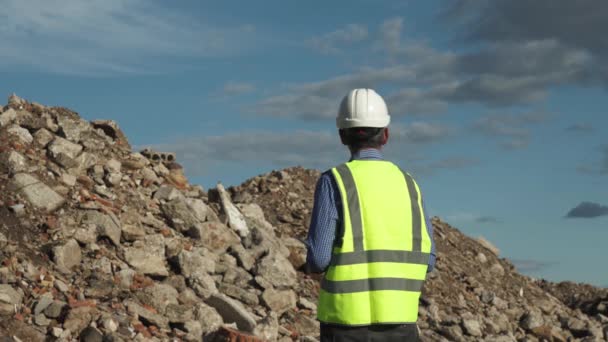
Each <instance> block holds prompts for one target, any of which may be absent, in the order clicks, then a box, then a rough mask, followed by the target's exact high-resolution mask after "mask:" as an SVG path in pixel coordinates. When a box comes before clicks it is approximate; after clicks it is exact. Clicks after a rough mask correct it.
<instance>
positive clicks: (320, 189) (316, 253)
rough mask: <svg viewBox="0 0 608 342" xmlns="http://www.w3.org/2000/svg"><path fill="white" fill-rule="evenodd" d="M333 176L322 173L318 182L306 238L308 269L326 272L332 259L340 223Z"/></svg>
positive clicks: (315, 271) (314, 271)
mask: <svg viewBox="0 0 608 342" xmlns="http://www.w3.org/2000/svg"><path fill="white" fill-rule="evenodd" d="M334 184H335V182H334V181H333V176H332V175H330V174H329V172H325V173H323V174H322V175H321V177H320V178H319V180H318V182H317V186H316V189H315V196H314V205H313V209H312V215H311V220H310V228H309V230H308V237H307V239H306V245H307V246H306V247H307V249H308V251H307V255H306V265H307V271H309V272H313V273H321V272H324V271H325V270H326V269H327V267H328V266H329V263H330V261H331V252H332V248H333V244H334V239H335V237H336V229H337V225H338V220H339V216H338V209H337V206H336V201H335V196H336V193H337V192H336V189H335V186H334Z"/></svg>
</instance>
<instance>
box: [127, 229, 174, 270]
mask: <svg viewBox="0 0 608 342" xmlns="http://www.w3.org/2000/svg"><path fill="white" fill-rule="evenodd" d="M125 259H126V261H127V263H128V264H129V265H131V266H132V267H134V268H135V269H136V270H137V271H138V272H140V273H143V274H147V275H152V276H161V277H166V276H168V275H169V271H168V270H167V267H166V266H165V241H164V237H163V236H162V235H160V234H156V235H148V236H146V237H145V238H144V240H143V241H136V242H135V243H134V244H133V247H128V248H125Z"/></svg>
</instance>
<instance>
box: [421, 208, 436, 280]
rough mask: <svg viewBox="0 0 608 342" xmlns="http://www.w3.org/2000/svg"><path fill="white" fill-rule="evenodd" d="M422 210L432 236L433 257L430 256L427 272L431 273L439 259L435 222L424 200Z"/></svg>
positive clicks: (427, 228) (427, 229)
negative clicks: (435, 237) (434, 236)
mask: <svg viewBox="0 0 608 342" xmlns="http://www.w3.org/2000/svg"><path fill="white" fill-rule="evenodd" d="M422 211H423V212H424V216H425V220H426V231H427V232H428V233H429V236H430V238H431V257H430V258H429V268H428V269H427V270H426V272H427V273H429V272H432V271H433V268H435V260H436V259H437V255H436V252H435V239H434V238H433V224H432V223H431V217H430V216H429V215H428V213H427V211H426V208H425V204H424V200H423V201H422Z"/></svg>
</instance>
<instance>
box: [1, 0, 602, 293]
mask: <svg viewBox="0 0 608 342" xmlns="http://www.w3.org/2000/svg"><path fill="white" fill-rule="evenodd" d="M167 4H168V3H167V2H163V1H158V0H156V1H155V0H147V1H144V0H129V1H127V0H103V1H102V0H92V1H87V2H83V1H77V0H53V1H49V0H0V8H2V9H3V11H2V13H0V40H1V41H2V42H3V44H2V46H0V93H4V94H6V95H7V96H8V95H9V94H10V93H12V92H15V93H17V94H18V95H20V96H22V97H25V98H26V99H28V100H31V101H36V102H39V103H43V104H47V105H60V106H65V107H69V108H72V109H74V110H76V111H78V112H79V113H80V114H81V115H82V116H83V117H84V118H86V119H98V118H107V119H114V120H116V121H118V122H119V124H120V125H121V127H122V128H123V130H124V131H125V132H126V133H127V135H128V137H129V138H130V141H131V143H132V144H133V145H135V146H138V147H145V146H154V147H156V148H159V149H163V150H168V151H175V152H177V153H178V156H179V159H180V161H182V162H183V164H184V165H185V167H186V171H187V174H188V176H189V178H190V179H191V181H193V182H195V183H199V184H202V185H203V186H205V187H211V186H214V184H216V182H217V181H222V182H223V183H224V184H228V185H233V184H238V183H240V182H241V181H243V180H245V179H247V178H249V177H252V176H254V175H256V174H259V173H265V172H268V171H270V170H272V169H278V168H282V167H288V166H295V165H302V166H305V167H310V168H318V169H326V168H328V167H331V166H332V165H335V164H338V163H340V162H342V161H343V160H345V159H346V158H347V157H348V155H347V152H346V149H344V148H343V147H342V146H341V145H340V144H339V139H338V137H337V134H336V129H335V121H334V118H335V114H336V111H337V107H338V104H339V102H340V100H341V98H342V96H344V94H345V93H346V92H347V91H348V90H349V89H351V88H354V87H372V88H375V89H377V90H378V92H380V93H381V94H382V95H383V96H384V97H385V98H386V100H387V102H388V106H389V110H390V112H391V115H392V122H391V132H392V138H391V141H390V142H389V145H388V146H387V147H386V155H387V156H388V157H389V158H390V159H392V160H393V161H395V162H397V163H398V164H400V165H401V166H403V167H404V168H406V169H408V170H410V171H411V172H412V173H413V174H414V175H415V177H416V178H417V179H418V181H419V183H420V185H421V187H422V190H423V192H424V195H425V198H426V202H427V205H428V210H429V212H430V214H431V215H437V216H440V217H442V218H443V219H445V220H447V221H448V222H449V223H451V224H452V225H454V226H456V227H458V228H460V229H461V230H462V231H464V232H465V233H467V234H468V235H471V236H473V237H476V236H484V237H486V238H487V239H489V240H490V241H493V242H494V243H495V244H496V245H497V246H498V247H499V248H500V249H501V251H502V255H503V256H506V257H508V258H509V259H512V260H514V261H515V263H516V265H518V266H519V268H520V270H522V271H524V272H525V273H527V274H530V275H532V276H535V277H539V278H540V277H543V278H547V279H551V280H575V281H583V282H588V283H592V284H595V285H608V267H606V265H605V260H606V257H607V252H606V248H605V246H606V241H608V195H607V194H608V192H607V191H606V189H608V186H607V185H608V137H607V136H608V135H607V134H606V133H605V132H606V128H605V127H606V126H607V125H608V116H606V113H605V108H606V107H607V105H608V99H607V97H606V87H607V85H608V68H607V67H606V65H608V63H606V62H608V58H607V57H608V43H607V41H606V40H605V38H604V32H606V31H607V30H608V23H607V22H606V21H605V20H604V18H606V17H607V16H608V5H606V4H604V3H603V2H602V3H599V2H593V1H578V2H572V3H571V2H559V3H557V2H553V1H550V0H540V1H534V2H529V1H507V0H499V1H493V2H484V1H470V0H458V1H447V0H444V1H439V0H433V1H424V2H423V1H418V2H415V1H383V2H381V3H380V2H378V1H371V0H354V1H348V2H346V1H335V2H326V1H324V2H321V1H307V2H289V3H287V2H285V1H274V0H273V1H265V2H264V5H263V6H261V5H260V4H259V3H257V2H243V1H239V2H237V1H223V2H207V1H193V0H191V1H185V0H184V1H179V2H172V3H171V5H170V6H168V5H167ZM547 18H551V20H548V19H547Z"/></svg>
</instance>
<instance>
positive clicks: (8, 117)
mask: <svg viewBox="0 0 608 342" xmlns="http://www.w3.org/2000/svg"><path fill="white" fill-rule="evenodd" d="M15 119H17V112H15V110H14V109H13V108H9V109H7V110H5V111H4V112H3V113H2V114H0V127H6V126H8V125H9V124H11V123H12V122H13V121H15Z"/></svg>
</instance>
